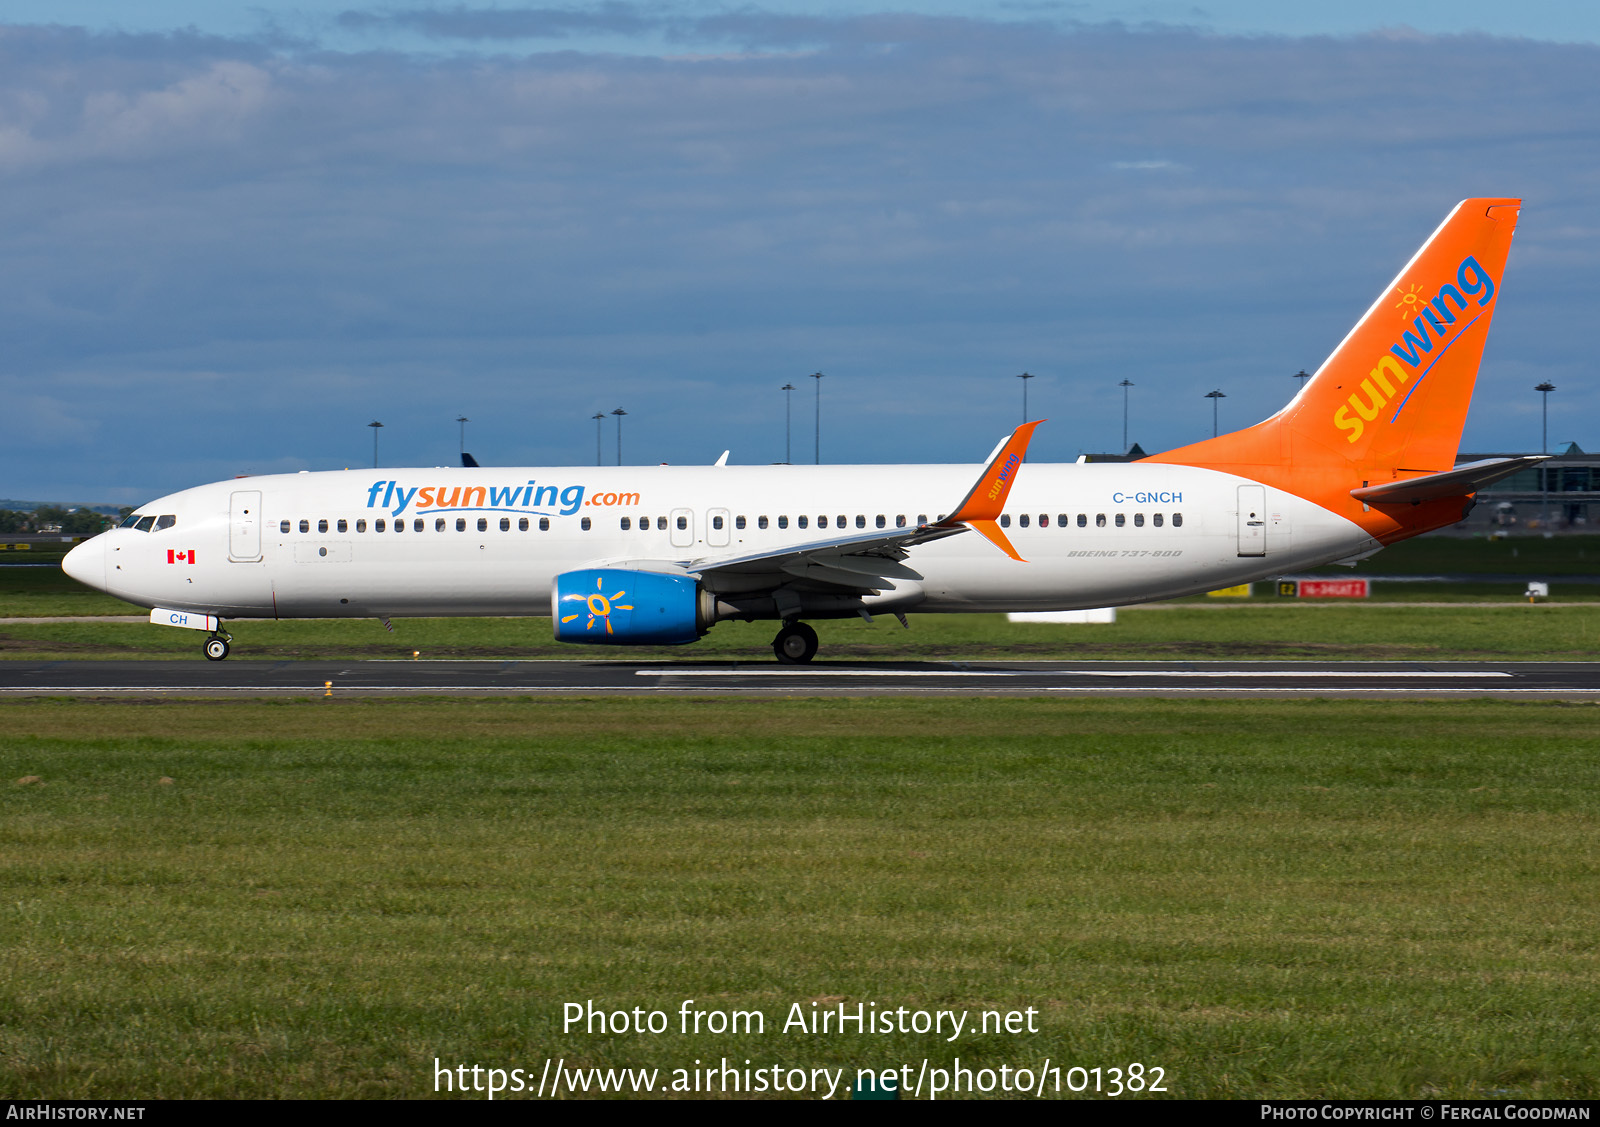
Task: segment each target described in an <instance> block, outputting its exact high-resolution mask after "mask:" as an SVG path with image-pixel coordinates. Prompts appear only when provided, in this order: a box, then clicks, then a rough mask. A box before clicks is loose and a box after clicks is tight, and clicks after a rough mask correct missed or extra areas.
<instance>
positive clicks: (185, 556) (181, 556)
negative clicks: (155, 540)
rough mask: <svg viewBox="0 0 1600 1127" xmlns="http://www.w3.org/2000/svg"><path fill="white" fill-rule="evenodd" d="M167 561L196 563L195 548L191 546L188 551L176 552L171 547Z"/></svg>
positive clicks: (168, 550)
mask: <svg viewBox="0 0 1600 1127" xmlns="http://www.w3.org/2000/svg"><path fill="white" fill-rule="evenodd" d="M167 562H168V563H189V564H192V563H194V549H193V548H190V549H189V550H188V551H187V552H176V551H173V550H172V549H171V548H168V549H167Z"/></svg>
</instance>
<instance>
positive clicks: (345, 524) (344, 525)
mask: <svg viewBox="0 0 1600 1127" xmlns="http://www.w3.org/2000/svg"><path fill="white" fill-rule="evenodd" d="M338 528H339V531H340V532H349V531H350V522H349V521H347V520H344V519H343V518H341V519H340V521H339V525H338Z"/></svg>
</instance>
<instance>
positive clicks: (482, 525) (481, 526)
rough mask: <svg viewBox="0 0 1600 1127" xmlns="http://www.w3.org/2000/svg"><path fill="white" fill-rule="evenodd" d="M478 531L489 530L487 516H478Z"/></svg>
mask: <svg viewBox="0 0 1600 1127" xmlns="http://www.w3.org/2000/svg"><path fill="white" fill-rule="evenodd" d="M478 531H479V532H488V531H489V519H488V518H487V517H479V518H478Z"/></svg>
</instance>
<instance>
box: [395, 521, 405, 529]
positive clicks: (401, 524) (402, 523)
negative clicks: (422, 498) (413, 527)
mask: <svg viewBox="0 0 1600 1127" xmlns="http://www.w3.org/2000/svg"><path fill="white" fill-rule="evenodd" d="M394 530H395V531H396V532H404V531H405V530H406V522H405V521H404V520H396V521H395V522H394Z"/></svg>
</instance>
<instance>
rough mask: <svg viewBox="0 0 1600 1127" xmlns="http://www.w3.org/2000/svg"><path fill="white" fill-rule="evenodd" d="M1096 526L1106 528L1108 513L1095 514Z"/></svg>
mask: <svg viewBox="0 0 1600 1127" xmlns="http://www.w3.org/2000/svg"><path fill="white" fill-rule="evenodd" d="M1094 526H1095V527H1096V528H1104V527H1105V526H1106V515H1105V514H1104V513H1096V514H1095V515H1094Z"/></svg>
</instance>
